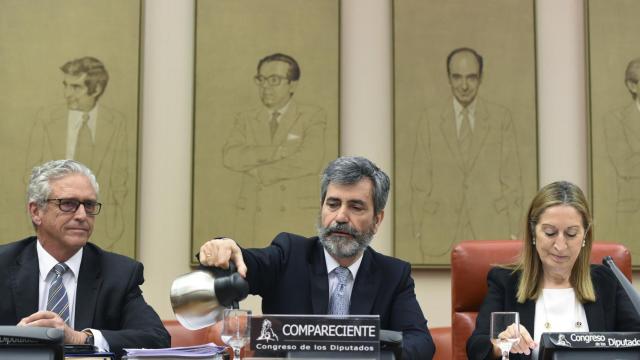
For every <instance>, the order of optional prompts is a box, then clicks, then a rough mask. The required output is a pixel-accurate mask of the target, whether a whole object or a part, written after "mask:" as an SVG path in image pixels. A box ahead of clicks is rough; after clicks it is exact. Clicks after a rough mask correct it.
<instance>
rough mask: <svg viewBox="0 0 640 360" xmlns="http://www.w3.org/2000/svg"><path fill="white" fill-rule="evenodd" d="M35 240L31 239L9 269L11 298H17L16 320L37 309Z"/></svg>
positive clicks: (37, 268) (37, 273) (38, 271)
mask: <svg viewBox="0 0 640 360" xmlns="http://www.w3.org/2000/svg"><path fill="white" fill-rule="evenodd" d="M36 241H37V240H35V241H33V242H32V243H31V244H29V246H27V247H26V248H25V250H24V251H23V252H22V254H21V255H20V257H19V258H18V260H17V261H16V264H15V266H14V267H13V268H12V269H11V270H10V271H11V274H12V275H11V276H12V277H13V280H12V282H11V287H12V291H13V294H14V296H13V298H14V299H19V301H17V302H16V304H15V306H16V317H17V320H18V321H19V320H20V319H22V318H23V317H26V316H29V315H31V314H33V313H35V312H36V311H38V297H39V296H38V284H39V280H38V277H39V275H40V269H39V266H38V254H37V252H36Z"/></svg>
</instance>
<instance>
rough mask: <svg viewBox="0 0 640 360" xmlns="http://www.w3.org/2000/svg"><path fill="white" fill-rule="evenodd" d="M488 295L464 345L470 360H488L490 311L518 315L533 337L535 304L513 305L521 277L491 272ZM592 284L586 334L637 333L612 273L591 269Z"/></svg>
mask: <svg viewBox="0 0 640 360" xmlns="http://www.w3.org/2000/svg"><path fill="white" fill-rule="evenodd" d="M487 278H488V284H489V291H488V292H487V296H486V297H485V298H484V302H483V303H482V306H481V307H480V312H479V313H478V318H477V319H476V328H475V330H474V331H473V334H471V337H470V338H469V340H468V341H467V355H468V356H469V359H490V358H491V349H492V346H491V343H490V340H489V336H490V335H489V331H490V330H489V325H490V322H491V312H493V311H517V312H519V313H520V323H521V324H522V325H523V326H524V327H525V328H526V329H527V330H528V331H529V333H531V334H533V331H534V328H533V326H534V319H535V308H536V302H535V300H527V301H526V302H525V303H524V304H520V303H518V302H517V301H516V293H517V291H518V281H519V279H520V273H519V272H518V273H513V274H512V273H511V270H508V269H502V268H493V269H491V271H489V275H488V277H487ZM591 280H592V281H593V287H594V288H595V292H596V301H595V302H589V303H585V304H584V312H585V314H586V315H587V323H588V324H589V331H640V315H639V314H637V313H636V311H635V310H634V308H633V305H632V304H631V301H630V300H629V297H628V296H627V294H626V293H625V292H624V289H623V288H622V287H621V286H620V285H619V284H618V281H617V280H616V278H615V276H614V275H613V273H612V272H611V270H610V269H609V268H607V267H605V266H602V265H592V266H591ZM510 358H511V359H530V358H531V356H530V355H529V356H525V355H519V354H518V355H516V354H511V355H510Z"/></svg>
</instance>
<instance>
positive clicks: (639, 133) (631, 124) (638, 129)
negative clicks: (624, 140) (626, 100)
mask: <svg viewBox="0 0 640 360" xmlns="http://www.w3.org/2000/svg"><path fill="white" fill-rule="evenodd" d="M624 112H625V114H624V115H623V116H622V123H623V124H624V127H625V128H627V132H630V133H631V134H632V135H631V136H629V137H628V138H629V139H638V138H640V111H638V107H637V106H636V103H635V102H634V103H632V104H631V106H628V107H627V108H626V109H625V110H624Z"/></svg>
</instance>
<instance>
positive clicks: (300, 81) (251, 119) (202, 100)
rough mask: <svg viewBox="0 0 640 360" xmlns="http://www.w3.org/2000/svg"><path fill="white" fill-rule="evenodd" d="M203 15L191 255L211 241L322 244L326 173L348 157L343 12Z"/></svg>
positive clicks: (204, 4)
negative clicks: (290, 237) (298, 238)
mask: <svg viewBox="0 0 640 360" xmlns="http://www.w3.org/2000/svg"><path fill="white" fill-rule="evenodd" d="M197 8H198V11H197V13H196V33H197V34H198V36H196V59H195V60H196V61H195V93H194V132H193V153H194V154H193V159H194V160H193V201H192V238H191V246H192V250H193V251H197V249H199V248H200V246H201V245H202V242H204V241H205V240H206V239H208V238H209V237H210V236H211V234H224V236H229V237H232V238H233V239H235V240H236V241H238V243H239V244H241V245H242V246H243V247H263V246H266V245H268V244H269V243H270V242H271V240H272V239H273V237H274V236H276V235H277V234H278V233H279V232H281V231H290V232H294V233H300V234H309V235H312V234H314V233H315V232H316V229H315V221H314V219H315V218H316V216H317V209H318V193H317V188H318V183H319V181H320V173H321V171H322V168H323V166H324V165H325V164H326V163H327V162H328V161H330V160H332V159H335V157H336V156H338V152H339V151H338V146H339V116H340V107H339V101H340V91H339V90H340V81H339V80H340V76H339V74H340V71H339V65H340V52H339V51H340V36H339V35H340V26H339V24H340V2H339V1H337V0H329V1H313V2H300V1H298V0H273V1H269V2H265V1H262V0H244V1H236V0H198V1H197ZM300 29H304V31H299V30H300ZM199 34H205V36H199ZM247 34H252V35H251V36H247ZM193 260H194V259H193V258H190V261H193Z"/></svg>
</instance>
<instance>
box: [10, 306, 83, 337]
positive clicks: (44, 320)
mask: <svg viewBox="0 0 640 360" xmlns="http://www.w3.org/2000/svg"><path fill="white" fill-rule="evenodd" d="M18 326H39V327H49V328H56V329H60V330H64V343H65V344H84V341H85V340H86V339H87V334H85V333H83V332H82V331H75V330H73V329H72V328H70V327H69V325H67V323H65V322H64V320H62V318H61V317H60V316H59V315H58V314H56V313H54V312H51V311H38V312H37V313H34V314H31V315H29V316H27V317H26V318H23V319H22V320H20V322H19V323H18Z"/></svg>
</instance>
